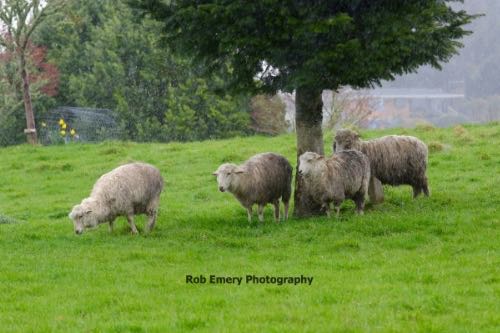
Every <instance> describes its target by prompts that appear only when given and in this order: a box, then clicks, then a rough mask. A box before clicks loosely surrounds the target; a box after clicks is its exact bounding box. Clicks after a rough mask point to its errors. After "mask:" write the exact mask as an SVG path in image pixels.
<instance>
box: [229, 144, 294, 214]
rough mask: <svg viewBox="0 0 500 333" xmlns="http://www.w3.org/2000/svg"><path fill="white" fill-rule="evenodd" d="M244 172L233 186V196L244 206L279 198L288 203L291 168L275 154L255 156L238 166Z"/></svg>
mask: <svg viewBox="0 0 500 333" xmlns="http://www.w3.org/2000/svg"><path fill="white" fill-rule="evenodd" d="M240 167H241V168H244V169H245V170H246V172H245V173H242V174H240V175H239V177H238V181H237V184H234V185H235V186H234V189H233V194H234V195H235V196H236V198H237V199H238V200H239V201H240V202H241V203H242V204H243V205H244V206H248V205H250V204H254V203H257V204H263V205H264V204H267V203H272V202H274V201H276V200H279V199H280V198H281V199H282V200H283V202H285V203H286V202H288V201H289V200H290V196H291V193H292V188H291V186H292V170H293V169H292V166H291V165H290V162H288V160H287V159H286V158H285V157H283V156H281V155H278V154H275V153H262V154H257V155H255V156H253V157H251V158H250V159H248V160H247V161H246V162H245V163H243V164H242V165H240Z"/></svg>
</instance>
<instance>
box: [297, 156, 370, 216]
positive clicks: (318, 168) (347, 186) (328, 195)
mask: <svg viewBox="0 0 500 333" xmlns="http://www.w3.org/2000/svg"><path fill="white" fill-rule="evenodd" d="M299 173H300V174H301V175H302V177H303V179H304V187H305V190H306V191H307V192H309V193H310V194H311V196H312V198H313V200H315V201H316V202H318V203H319V204H321V206H322V208H323V209H324V210H325V211H326V214H327V216H328V217H330V203H332V202H333V205H334V207H335V210H336V213H337V217H338V216H339V213H340V205H341V204H342V202H343V201H344V200H345V199H346V198H347V199H352V200H353V201H354V203H355V204H356V212H357V213H358V214H363V209H364V206H365V194H366V192H367V190H368V181H369V180H370V161H369V160H368V157H366V155H364V154H363V153H361V152H359V151H357V150H345V151H342V152H340V153H337V154H335V155H333V156H332V157H331V158H325V157H324V156H321V155H319V154H317V153H313V152H306V153H304V154H302V155H300V157H299Z"/></svg>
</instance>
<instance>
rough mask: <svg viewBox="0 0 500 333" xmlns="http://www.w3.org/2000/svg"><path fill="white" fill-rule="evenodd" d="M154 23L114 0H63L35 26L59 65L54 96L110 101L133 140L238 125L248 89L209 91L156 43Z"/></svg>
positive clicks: (233, 129)
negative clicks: (64, 2) (240, 93)
mask: <svg viewBox="0 0 500 333" xmlns="http://www.w3.org/2000/svg"><path fill="white" fill-rule="evenodd" d="M161 27H162V26H161V24H160V23H158V22H156V21H154V20H151V19H145V20H141V19H138V13H137V10H134V9H132V8H130V7H129V6H127V5H126V4H125V3H124V2H122V1H114V0H113V1H112V0H86V1H83V0H70V1H69V2H68V5H67V7H66V10H65V11H62V12H60V13H59V14H58V15H56V16H53V17H52V18H51V20H49V21H46V22H45V23H44V24H43V26H41V27H40V31H39V33H38V34H37V41H38V42H39V43H41V44H44V45H47V46H48V47H49V49H50V53H49V57H50V59H52V60H53V61H54V62H55V63H56V64H57V65H58V68H59V70H60V72H61V85H60V89H59V90H60V94H59V95H58V96H57V101H58V103H59V104H63V105H76V106H85V107H96V108H105V109H111V110H113V111H114V113H115V114H116V116H117V118H118V122H119V124H120V126H121V127H122V129H123V131H122V133H123V138H125V139H132V140H136V141H170V140H200V139H206V138H211V137H225V136H227V135H232V134H233V135H234V134H235V133H238V134H243V133H245V132H246V128H247V127H248V123H249V116H248V112H247V110H246V109H245V108H242V107H241V105H242V104H244V101H245V100H247V99H248V97H246V96H243V97H241V96H237V97H233V96H230V95H227V94H223V95H222V96H217V95H216V94H215V93H214V92H213V90H215V88H216V87H217V85H218V83H216V81H215V80H214V79H213V78H209V79H199V78H198V77H199V75H198V73H197V71H198V69H197V67H196V66H193V65H192V64H190V62H189V61H187V60H186V59H185V58H181V57H178V56H174V55H173V54H172V52H171V51H170V50H169V49H168V48H161V47H160V46H159V45H160V43H161V33H160V32H161ZM180 101H182V103H181V102H180ZM182 108H186V109H189V111H190V112H191V114H189V115H188V114H187V113H183V112H182V111H181V109H182ZM188 121H192V123H189V124H187V125H186V126H184V127H182V126H181V125H182V124H183V123H185V122H188ZM176 125H177V126H176Z"/></svg>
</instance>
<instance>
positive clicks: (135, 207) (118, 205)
mask: <svg viewBox="0 0 500 333" xmlns="http://www.w3.org/2000/svg"><path fill="white" fill-rule="evenodd" d="M162 189H163V178H162V176H161V174H160V171H159V170H158V169H157V168H155V167H154V166H152V165H150V164H146V163H130V164H125V165H122V166H120V167H118V168H116V169H114V170H112V171H110V172H108V173H106V174H104V175H102V176H101V177H100V178H99V179H98V180H97V182H96V183H95V184H94V187H93V189H92V192H91V193H90V197H88V198H86V199H83V201H82V203H81V204H79V205H76V206H75V207H73V210H72V211H71V213H70V214H69V217H70V218H71V219H72V220H73V224H74V227H75V233H76V234H78V235H79V234H81V233H83V230H84V229H85V228H93V227H96V226H97V225H98V224H101V223H106V222H109V229H110V231H112V230H113V222H114V220H115V218H116V217H117V216H126V217H127V220H128V223H129V224H130V228H131V229H132V233H133V234H136V233H137V228H136V227H135V224H134V215H137V214H147V215H148V225H147V230H148V231H151V230H152V229H153V227H154V225H155V222H156V215H157V212H158V204H159V202H160V193H161V191H162Z"/></svg>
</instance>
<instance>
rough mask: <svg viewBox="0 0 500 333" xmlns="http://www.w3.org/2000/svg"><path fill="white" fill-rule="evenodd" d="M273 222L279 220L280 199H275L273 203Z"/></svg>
mask: <svg viewBox="0 0 500 333" xmlns="http://www.w3.org/2000/svg"><path fill="white" fill-rule="evenodd" d="M273 204H274V222H279V221H280V201H279V200H276V201H275V202H274V203H273Z"/></svg>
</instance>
